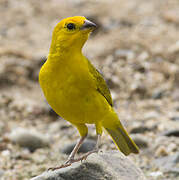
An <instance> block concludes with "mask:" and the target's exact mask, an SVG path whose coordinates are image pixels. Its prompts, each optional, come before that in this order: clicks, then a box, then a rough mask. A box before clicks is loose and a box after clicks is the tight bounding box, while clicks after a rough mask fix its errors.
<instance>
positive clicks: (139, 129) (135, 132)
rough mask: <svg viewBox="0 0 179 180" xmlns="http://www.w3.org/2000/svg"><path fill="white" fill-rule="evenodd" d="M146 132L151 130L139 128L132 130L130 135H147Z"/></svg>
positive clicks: (144, 127) (143, 127)
mask: <svg viewBox="0 0 179 180" xmlns="http://www.w3.org/2000/svg"><path fill="white" fill-rule="evenodd" d="M146 131H150V129H149V128H148V127H146V126H142V125H141V126H138V127H133V128H131V130H130V133H131V134H138V133H139V134H142V133H145V132H146Z"/></svg>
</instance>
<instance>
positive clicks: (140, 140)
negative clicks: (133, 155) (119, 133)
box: [131, 134, 148, 148]
mask: <svg viewBox="0 0 179 180" xmlns="http://www.w3.org/2000/svg"><path fill="white" fill-rule="evenodd" d="M131 137H132V139H133V141H134V142H135V143H136V145H137V146H138V147H139V148H147V147H148V141H147V138H146V137H144V136H143V135H141V134H132V135H131Z"/></svg>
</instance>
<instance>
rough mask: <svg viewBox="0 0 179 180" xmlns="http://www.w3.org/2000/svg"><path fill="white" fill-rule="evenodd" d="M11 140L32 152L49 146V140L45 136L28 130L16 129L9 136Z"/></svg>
mask: <svg viewBox="0 0 179 180" xmlns="http://www.w3.org/2000/svg"><path fill="white" fill-rule="evenodd" d="M9 138H10V140H11V141H12V142H14V143H16V144H18V145H19V146H22V147H26V148H28V149H29V150H30V151H32V152H33V151H35V150H36V149H38V148H42V147H46V146H48V145H49V139H48V138H47V137H45V136H44V135H42V134H40V133H37V132H34V131H29V130H28V129H21V128H20V129H15V130H13V131H12V133H11V134H10V136H9Z"/></svg>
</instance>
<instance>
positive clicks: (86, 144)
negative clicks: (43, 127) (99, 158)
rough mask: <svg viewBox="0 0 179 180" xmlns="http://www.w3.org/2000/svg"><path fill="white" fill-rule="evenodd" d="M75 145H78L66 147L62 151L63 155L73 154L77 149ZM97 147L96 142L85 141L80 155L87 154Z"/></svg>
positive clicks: (79, 151)
mask: <svg viewBox="0 0 179 180" xmlns="http://www.w3.org/2000/svg"><path fill="white" fill-rule="evenodd" d="M75 145H76V143H73V144H69V145H67V146H65V147H64V148H63V149H62V153H64V154H70V153H71V152H72V150H73V148H74V147H75ZM95 145H96V141H94V140H91V139H86V140H85V141H84V143H83V144H82V145H81V147H80V149H79V150H78V153H86V152H88V151H91V150H93V148H94V147H95Z"/></svg>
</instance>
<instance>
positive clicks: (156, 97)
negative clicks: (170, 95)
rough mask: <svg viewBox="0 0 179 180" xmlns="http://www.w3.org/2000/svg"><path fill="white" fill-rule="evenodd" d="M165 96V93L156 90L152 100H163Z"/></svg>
mask: <svg viewBox="0 0 179 180" xmlns="http://www.w3.org/2000/svg"><path fill="white" fill-rule="evenodd" d="M163 95H164V91H162V90H156V91H154V92H153V93H152V98H153V99H161V98H162V97H163Z"/></svg>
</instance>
